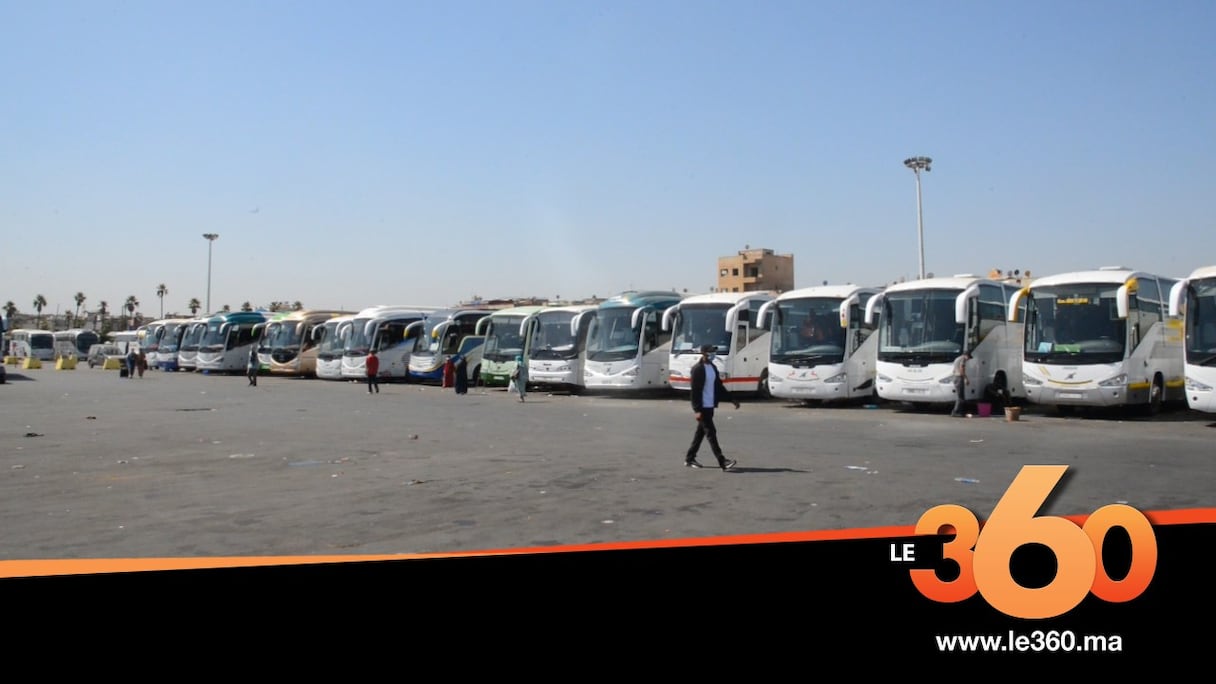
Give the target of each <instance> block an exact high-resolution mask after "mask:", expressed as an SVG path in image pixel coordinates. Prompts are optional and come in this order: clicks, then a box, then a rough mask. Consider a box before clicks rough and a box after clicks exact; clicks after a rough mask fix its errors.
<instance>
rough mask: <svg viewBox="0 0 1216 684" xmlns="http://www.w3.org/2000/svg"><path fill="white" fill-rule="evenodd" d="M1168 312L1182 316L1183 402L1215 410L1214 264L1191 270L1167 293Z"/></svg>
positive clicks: (1215, 275)
mask: <svg viewBox="0 0 1216 684" xmlns="http://www.w3.org/2000/svg"><path fill="white" fill-rule="evenodd" d="M1170 315H1171V316H1175V317H1177V316H1180V315H1181V316H1182V318H1183V325H1184V327H1185V329H1186V334H1185V339H1186V345H1185V349H1184V357H1183V358H1184V361H1185V373H1186V401H1187V404H1188V405H1189V406H1190V407H1191V408H1193V409H1196V410H1198V411H1204V412H1207V413H1216V266H1204V267H1202V268H1198V269H1195V271H1194V272H1192V273H1191V275H1190V276H1189V277H1187V278H1185V279H1184V280H1180V281H1178V283H1177V284H1175V285H1174V287H1173V288H1172V291H1171V292H1170Z"/></svg>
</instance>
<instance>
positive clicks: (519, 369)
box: [511, 356, 528, 402]
mask: <svg viewBox="0 0 1216 684" xmlns="http://www.w3.org/2000/svg"><path fill="white" fill-rule="evenodd" d="M511 387H512V389H514V390H515V393H516V394H518V395H519V400H520V402H523V400H524V395H526V394H527V393H528V364H527V362H526V361H524V357H523V356H516V357H515V368H514V369H513V370H512V371H511Z"/></svg>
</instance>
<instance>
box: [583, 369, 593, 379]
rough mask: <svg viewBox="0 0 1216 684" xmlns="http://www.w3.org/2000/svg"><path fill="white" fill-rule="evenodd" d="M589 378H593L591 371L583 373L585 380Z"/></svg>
mask: <svg viewBox="0 0 1216 684" xmlns="http://www.w3.org/2000/svg"><path fill="white" fill-rule="evenodd" d="M589 377H591V371H589V370H584V371H583V378H584V379H586V378H589Z"/></svg>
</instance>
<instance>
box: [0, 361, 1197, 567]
mask: <svg viewBox="0 0 1216 684" xmlns="http://www.w3.org/2000/svg"><path fill="white" fill-rule="evenodd" d="M718 422H719V426H720V429H721V431H722V441H723V444H724V446H725V448H726V449H727V451H728V453H729V455H730V456H733V457H735V458H737V459H738V460H739V464H740V467H739V468H738V470H737V471H736V472H733V473H723V472H720V471H718V470H717V469H711V468H706V469H704V470H692V469H687V468H684V467H682V465H681V464H682V460H683V451H684V449H685V448H686V446H687V444H688V441H689V439H690V437H691V435H692V431H693V420H692V415H691V410H690V408H689V406H688V403H687V401H686V400H684V399H682V398H655V397H649V398H623V397H613V396H608V397H603V396H562V395H554V396H549V395H546V394H544V393H533V394H532V395H531V396H530V397H529V400H528V402H527V403H524V404H520V403H518V402H517V401H514V400H513V399H512V398H511V397H509V396H508V395H507V394H506V393H505V392H503V391H501V390H491V391H489V392H482V391H479V390H473V391H472V392H471V393H470V394H469V395H466V396H456V395H455V394H453V393H452V392H451V391H446V390H440V389H438V388H434V387H425V388H424V387H418V386H414V385H382V393H381V394H380V395H378V396H368V394H367V392H366V389H365V388H364V387H362V386H359V385H354V384H350V383H345V382H328V381H320V380H301V379H288V378H277V377H276V378H270V377H263V378H261V380H260V381H259V385H258V386H257V387H256V388H255V387H249V386H248V384H247V381H246V380H245V378H243V377H240V376H235V377H233V376H204V375H199V374H186V373H177V374H166V373H163V372H156V371H151V372H149V373H148V374H147V375H146V376H145V377H144V378H142V379H134V380H126V379H120V378H119V377H118V374H117V372H116V371H103V370H101V369H88V368H86V367H80V368H78V369H77V370H74V371H56V370H54V369H53V367H45V368H43V369H41V370H14V369H12V368H10V369H9V382H8V383H7V384H5V385H0V516H3V520H4V525H3V528H2V531H0V559H27V560H33V559H62V558H135V557H148V558H151V557H176V556H189V557H200V556H252V555H257V556H263V555H275V556H281V555H301V554H302V555H312V554H383V553H421V552H445V551H460V550H490V549H502V548H520V547H533V546H549V545H558V544H582V543H594V542H603V541H635V540H658V539H682V538H688V537H703V536H716V535H724V534H750V533H763V532H782V531H807V530H823V529H847V528H860V527H875V526H887V525H901V526H902V525H913V524H915V522H916V520H917V519H918V518H919V517H920V515H921V514H922V513H924V512H925V511H926V510H927V509H929V508H931V507H933V506H935V505H938V504H943V503H956V504H961V505H963V506H966V507H968V508H970V509H971V510H972V511H974V512H975V513H977V515H979V516H980V517H981V518H982V517H984V516H986V515H987V514H988V513H989V512H990V511H991V509H992V507H993V506H994V505H995V504H996V502H997V501H998V500H999V498H1000V496H1001V494H1002V493H1003V492H1004V490H1005V488H1006V487H1007V486H1008V485H1009V483H1010V482H1011V481H1012V479H1013V478H1014V476H1015V475H1016V474H1017V472H1018V470H1019V469H1020V468H1021V466H1022V465H1024V464H1034V463H1045V464H1066V465H1069V466H1072V468H1071V470H1070V474H1071V476H1072V477H1071V479H1070V480H1069V481H1068V482H1067V484H1066V485H1065V486H1064V487H1062V488H1061V490H1059V491H1058V492H1057V496H1056V498H1055V499H1054V500H1053V501H1052V502H1051V503H1050V505H1049V507H1048V508H1047V509H1046V510H1045V511H1044V512H1047V513H1054V514H1074V513H1077V514H1082V513H1090V512H1092V511H1093V510H1095V509H1096V508H1098V507H1100V506H1103V505H1105V504H1108V503H1114V502H1126V503H1129V504H1130V505H1132V506H1134V507H1136V508H1139V509H1141V510H1143V511H1149V510H1166V509H1181V508H1195V507H1213V506H1216V488H1214V487H1213V486H1212V485H1213V483H1214V482H1216V459H1213V458H1212V446H1211V444H1212V439H1213V438H1214V437H1216V430H1213V428H1214V427H1216V416H1211V415H1206V414H1199V413H1196V412H1192V411H1188V410H1186V409H1181V410H1176V411H1172V412H1170V413H1168V414H1165V415H1162V416H1160V417H1158V418H1157V419H1153V420H1143V419H1125V418H1123V417H1121V414H1117V413H1116V414H1104V415H1098V416H1077V417H1059V416H1055V415H1050V414H1043V413H1039V412H1036V411H1034V410H1033V409H1028V411H1027V413H1026V414H1025V415H1024V416H1023V419H1022V420H1021V421H1019V422H1016V423H1011V422H1006V421H1005V420H1003V419H1002V418H985V419H981V418H974V419H970V420H967V419H952V418H950V417H948V416H947V415H945V412H944V411H943V412H935V413H923V412H912V411H908V410H903V409H900V408H898V407H894V406H883V407H879V408H875V409H866V408H862V407H857V406H853V407H832V408H824V407H817V408H805V407H801V406H794V405H790V404H786V403H783V402H779V401H769V402H752V401H748V400H745V401H744V403H743V408H742V409H741V410H738V411H736V410H734V409H732V408H730V407H726V408H725V409H723V410H721V412H720V414H719V421H718ZM702 461H703V462H706V463H707V464H708V463H712V462H713V458H712V456H711V455H710V454H709V452H708V449H707V448H706V449H705V450H704V451H703V454H702ZM960 478H961V479H962V481H960Z"/></svg>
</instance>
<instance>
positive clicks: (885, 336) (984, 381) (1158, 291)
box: [13, 266, 1216, 413]
mask: <svg viewBox="0 0 1216 684" xmlns="http://www.w3.org/2000/svg"><path fill="white" fill-rule="evenodd" d="M26 333H27V331H14V332H13V339H17V338H18V337H20V338H21V339H22V340H26V342H27V343H28V344H30V345H31V347H32V348H35V349H42V347H43V346H44V345H50V346H53V345H54V340H53V338H52V341H51V342H49V343H44V342H37V341H35V340H33V339H28V340H27V336H26ZM69 333H70V334H76V335H79V334H80V331H64V332H62V333H56V335H59V334H63V335H65V336H66V335H68V334H69ZM48 334H49V333H48ZM126 334H128V335H130V333H126ZM139 335H140V344H141V346H142V347H143V349H144V351H145V353H146V354H147V357H148V361H149V365H150V366H151V367H153V368H158V369H161V370H166V371H181V370H196V371H211V372H239V371H242V370H243V369H244V368H245V364H246V363H247V360H248V358H249V353H250V347H251V346H257V348H258V354H259V357H260V359H261V363H262V367H263V369H264V371H265V372H268V373H270V374H272V375H284V376H302V377H316V378H320V379H327V380H340V379H348V380H354V379H361V378H363V377H364V373H365V370H364V369H365V366H364V361H365V359H366V357H367V354H368V352H369V351H370V350H372V349H375V350H376V351H377V354H378V356H379V357H380V372H381V374H382V375H383V376H385V379H386V380H403V381H417V382H439V381H440V380H441V379H442V377H443V373H444V364H445V361H447V360H448V359H450V358H452V357H454V356H455V355H460V356H462V357H463V358H464V359H465V361H466V363H465V368H466V369H467V372H468V374H469V377H468V379H469V381H470V382H471V383H473V384H478V383H479V384H481V385H485V386H491V387H493V386H505V385H507V384H508V381H509V377H510V375H511V371H512V370H513V369H514V367H515V364H516V359H517V358H519V357H522V358H524V359H525V360H526V363H527V364H528V377H529V384H531V385H534V386H536V387H538V388H546V387H547V388H553V389H564V390H570V391H575V392H578V391H583V390H590V391H603V392H637V391H646V390H662V391H671V390H674V391H688V389H689V386H690V376H691V368H692V366H693V364H694V363H696V362H697V361H698V360H699V358H700V350H701V348H702V347H703V346H704V345H707V344H708V345H713V346H714V348H715V349H716V354H715V360H714V363H715V364H716V365H717V366H718V367H719V370H720V371H721V374H722V377H723V380H724V382H726V384H727V385H728V386H729V387H730V388H731V390H732V391H736V392H741V393H753V394H758V395H761V396H772V397H776V398H780V399H786V400H792V401H806V402H813V401H843V400H859V401H873V400H875V399H885V400H892V401H899V402H908V403H912V404H925V405H934V404H938V405H945V404H953V402H954V400H955V385H954V377H953V366H954V361H955V359H956V358H958V357H959V356H960V354H961V353H962V352H963V351H967V352H969V354H970V360H969V361H968V367H967V374H968V377H970V378H972V382H971V383H970V384H968V385H967V387H966V390H965V391H966V392H967V396H966V397H965V399H966V400H968V401H974V402H992V403H994V404H1008V403H1020V402H1025V403H1033V404H1042V405H1049V406H1055V407H1059V408H1061V409H1065V410H1067V409H1070V408H1072V407H1078V406H1100V407H1109V406H1137V407H1142V408H1144V409H1145V410H1146V411H1147V412H1149V413H1156V412H1157V411H1158V410H1159V409H1160V408H1161V406H1162V405H1163V404H1164V403H1165V402H1179V403H1187V404H1189V405H1190V406H1191V407H1193V408H1196V409H1199V410H1203V411H1209V412H1216V266H1213V267H1206V268H1200V269H1197V270H1196V271H1195V272H1194V273H1192V274H1191V275H1190V276H1189V277H1186V278H1181V279H1174V278H1168V277H1164V276H1160V275H1155V274H1151V273H1145V272H1141V271H1135V270H1132V269H1128V268H1122V267H1108V268H1100V269H1096V270H1092V271H1080V272H1072V273H1063V274H1058V275H1053V276H1048V277H1044V278H1038V279H1036V280H1034V281H1033V282H1031V283H1029V284H1027V285H1021V284H1015V283H1011V282H1006V281H997V280H992V279H988V278H982V277H979V276H974V275H959V276H953V277H937V278H928V279H923V280H917V281H912V282H905V283H899V284H896V285H891V286H888V287H883V288H878V287H862V286H854V285H841V286H832V285H825V286H821V287H810V288H803V289H798V290H793V291H789V292H784V293H781V294H779V295H777V294H773V293H769V292H744V293H725V292H720V293H711V294H701V295H691V296H682V295H680V294H677V293H676V292H669V291H628V292H623V293H621V294H619V295H617V296H615V297H612V298H610V299H608V300H605V301H603V302H601V303H599V304H598V305H575V306H524V307H514V308H507V309H480V308H444V307H431V306H416V305H398V306H375V307H370V308H367V309H364V310H362V311H358V312H349V311H331V310H305V311H293V312H287V313H277V314H276V313H266V312H236V313H225V314H216V315H212V316H206V317H201V318H195V319H170V320H162V321H156V322H154V323H152V324H150V325H148V326H145V327H144V328H143V329H141V331H140V333H139ZM81 343H83V342H81Z"/></svg>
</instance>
